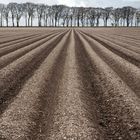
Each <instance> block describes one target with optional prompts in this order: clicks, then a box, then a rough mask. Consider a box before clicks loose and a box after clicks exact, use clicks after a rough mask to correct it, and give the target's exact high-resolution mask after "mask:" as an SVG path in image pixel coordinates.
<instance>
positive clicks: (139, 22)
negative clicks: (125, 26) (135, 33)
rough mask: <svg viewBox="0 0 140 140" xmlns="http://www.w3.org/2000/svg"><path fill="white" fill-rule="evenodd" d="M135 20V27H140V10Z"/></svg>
mask: <svg viewBox="0 0 140 140" xmlns="http://www.w3.org/2000/svg"><path fill="white" fill-rule="evenodd" d="M135 20H136V23H135V26H139V25H140V10H137V12H136V19H135Z"/></svg>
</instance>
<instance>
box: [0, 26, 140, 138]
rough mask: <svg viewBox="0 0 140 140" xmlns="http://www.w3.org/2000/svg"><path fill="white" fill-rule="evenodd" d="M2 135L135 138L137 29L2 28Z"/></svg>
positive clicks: (139, 89)
mask: <svg viewBox="0 0 140 140" xmlns="http://www.w3.org/2000/svg"><path fill="white" fill-rule="evenodd" d="M0 140H140V28H28V29H27V28H18V29H17V28H7V29H6V28H1V29H0Z"/></svg>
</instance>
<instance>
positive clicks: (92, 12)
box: [87, 8, 96, 27]
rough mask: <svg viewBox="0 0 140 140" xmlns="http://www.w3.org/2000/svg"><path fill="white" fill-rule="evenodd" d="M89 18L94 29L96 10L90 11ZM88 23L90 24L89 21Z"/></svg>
mask: <svg viewBox="0 0 140 140" xmlns="http://www.w3.org/2000/svg"><path fill="white" fill-rule="evenodd" d="M88 18H89V22H90V26H91V27H93V26H94V25H95V18H96V11H95V8H90V9H89V13H88ZM87 23H88V21H87Z"/></svg>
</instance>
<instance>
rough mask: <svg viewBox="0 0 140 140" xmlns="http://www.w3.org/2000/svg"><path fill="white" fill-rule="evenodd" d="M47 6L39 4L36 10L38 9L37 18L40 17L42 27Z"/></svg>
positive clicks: (39, 21) (39, 22)
mask: <svg viewBox="0 0 140 140" xmlns="http://www.w3.org/2000/svg"><path fill="white" fill-rule="evenodd" d="M45 8H46V7H45V5H44V4H39V5H37V6H36V9H37V17H38V26H39V27H40V26H42V25H41V21H42V17H43V14H44V11H45Z"/></svg>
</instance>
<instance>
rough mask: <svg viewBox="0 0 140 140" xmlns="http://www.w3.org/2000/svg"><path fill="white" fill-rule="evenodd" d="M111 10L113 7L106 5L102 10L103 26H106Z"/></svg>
mask: <svg viewBox="0 0 140 140" xmlns="http://www.w3.org/2000/svg"><path fill="white" fill-rule="evenodd" d="M112 10H113V7H107V8H105V9H103V10H102V16H103V21H104V26H107V23H108V19H109V17H110V14H111V11H112Z"/></svg>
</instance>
